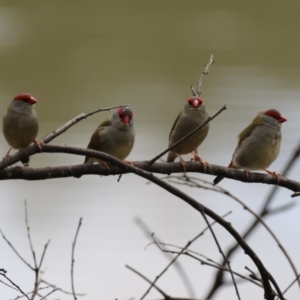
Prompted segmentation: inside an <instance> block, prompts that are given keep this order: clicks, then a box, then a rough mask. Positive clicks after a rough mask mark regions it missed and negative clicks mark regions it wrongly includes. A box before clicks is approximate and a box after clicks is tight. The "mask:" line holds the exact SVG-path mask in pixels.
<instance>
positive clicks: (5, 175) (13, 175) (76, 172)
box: [0, 144, 300, 192]
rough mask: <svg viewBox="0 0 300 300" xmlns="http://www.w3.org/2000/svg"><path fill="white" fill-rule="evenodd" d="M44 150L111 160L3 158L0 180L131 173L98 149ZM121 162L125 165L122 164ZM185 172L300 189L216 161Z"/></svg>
mask: <svg viewBox="0 0 300 300" xmlns="http://www.w3.org/2000/svg"><path fill="white" fill-rule="evenodd" d="M40 147H41V149H42V151H43V152H47V153H69V154H75V155H82V156H86V155H88V156H91V157H96V158H100V159H102V160H104V161H107V162H110V163H111V166H110V170H109V173H108V170H107V168H106V167H105V166H103V165H101V164H93V165H91V164H80V165H72V166H57V167H45V168H30V167H20V166H16V167H11V168H5V169H3V164H4V162H3V161H2V162H1V163H0V170H1V167H2V170H1V171H0V180H12V179H24V180H43V179H50V178H63V177H79V176H81V175H87V174H94V175H103V176H108V175H120V174H126V173H130V172H131V169H130V168H129V165H128V164H126V163H125V164H124V163H123V162H122V161H120V160H118V159H116V158H114V157H112V156H110V155H108V154H106V153H103V152H100V151H95V150H90V149H83V148H76V147H69V146H60V145H46V144H41V145H40ZM38 152H39V149H38V148H37V147H36V146H35V145H31V146H29V147H28V148H26V149H24V150H23V151H20V152H18V153H16V154H15V155H13V156H11V157H10V158H8V159H7V163H8V164H12V163H15V162H17V161H19V160H21V159H22V158H24V157H27V156H30V155H33V154H35V153H38ZM116 161H118V162H120V163H122V164H123V167H119V166H118V165H117V164H116V163H115V162H116ZM124 165H126V166H128V167H127V168H124ZM134 166H135V167H137V168H139V169H142V170H145V171H148V172H152V173H158V174H172V173H181V172H183V169H182V164H181V163H179V162H178V163H177V162H175V163H154V164H153V165H149V163H148V162H147V161H139V162H134ZM186 172H187V173H205V174H210V175H214V176H215V175H221V176H224V177H227V178H230V179H234V180H238V181H242V182H248V183H250V182H251V183H254V182H256V183H263V184H271V185H278V186H281V187H284V188H286V189H289V190H291V191H293V192H297V191H300V182H298V181H294V180H291V179H288V178H285V177H280V179H279V182H277V177H276V176H273V175H269V174H263V173H256V172H249V173H248V174H247V173H246V172H245V171H243V170H236V169H231V168H226V167H222V166H217V165H210V164H208V165H206V166H205V167H204V166H203V165H202V164H201V163H199V162H195V161H191V162H187V163H186Z"/></svg>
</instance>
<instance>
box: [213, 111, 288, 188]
mask: <svg viewBox="0 0 300 300" xmlns="http://www.w3.org/2000/svg"><path fill="white" fill-rule="evenodd" d="M285 121H287V119H285V118H284V117H283V116H282V115H281V114H280V112H279V111H277V110H276V109H269V110H266V111H261V112H259V113H258V115H257V116H256V117H255V118H254V119H253V121H252V122H251V124H250V125H248V126H247V127H246V128H245V129H244V130H243V131H242V132H241V133H240V134H239V135H238V140H239V141H238V145H237V147H236V149H235V151H234V153H233V156H232V160H231V162H230V164H229V166H228V167H229V168H235V169H244V170H246V171H248V170H264V171H266V172H267V173H269V174H273V175H275V176H278V174H276V172H272V171H269V170H267V168H268V167H269V166H270V165H271V164H272V162H273V161H274V160H275V159H276V158H277V156H278V154H279V151H280V144H281V124H282V123H283V122H285ZM223 178H224V177H222V176H217V177H216V178H215V179H214V181H213V182H214V185H216V184H218V183H219V182H220V181H221V180H222V179H223Z"/></svg>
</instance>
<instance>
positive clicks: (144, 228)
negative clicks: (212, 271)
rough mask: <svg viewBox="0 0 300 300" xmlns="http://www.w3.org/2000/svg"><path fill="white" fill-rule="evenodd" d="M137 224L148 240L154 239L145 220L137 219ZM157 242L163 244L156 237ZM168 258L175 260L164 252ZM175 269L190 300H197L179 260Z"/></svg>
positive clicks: (175, 264)
mask: <svg viewBox="0 0 300 300" xmlns="http://www.w3.org/2000/svg"><path fill="white" fill-rule="evenodd" d="M136 223H137V224H138V225H139V226H140V228H141V229H142V231H143V232H144V233H145V234H146V236H147V237H148V238H151V239H152V232H153V231H151V230H150V229H149V227H148V226H147V225H146V224H145V222H144V221H143V220H141V219H140V218H136ZM156 240H159V243H161V240H160V239H158V238H157V237H156ZM163 253H164V254H165V255H166V256H167V258H168V259H169V260H172V259H173V255H171V254H169V253H166V252H163ZM174 268H175V269H176V270H177V272H178V274H179V276H180V277H181V280H182V282H183V284H184V285H185V287H186V290H187V292H188V295H189V297H190V298H195V297H196V296H195V291H194V287H193V285H192V284H191V282H190V279H189V278H188V275H187V274H186V271H185V270H184V268H183V266H182V264H181V263H180V261H179V260H176V261H175V262H174Z"/></svg>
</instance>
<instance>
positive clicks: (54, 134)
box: [42, 104, 130, 144]
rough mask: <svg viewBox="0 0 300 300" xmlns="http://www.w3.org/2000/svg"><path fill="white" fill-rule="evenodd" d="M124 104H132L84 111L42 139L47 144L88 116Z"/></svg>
mask: <svg viewBox="0 0 300 300" xmlns="http://www.w3.org/2000/svg"><path fill="white" fill-rule="evenodd" d="M124 106H130V104H125V105H118V106H111V107H107V108H99V109H97V110H94V111H92V112H89V113H82V114H80V115H78V116H77V117H75V118H73V119H72V120H70V121H69V122H67V123H66V124H64V125H63V126H62V127H60V128H58V129H56V130H55V131H53V132H51V133H50V134H48V135H47V136H46V137H44V138H43V139H42V142H43V143H45V144H48V143H49V142H50V141H52V140H53V139H54V138H56V137H57V136H59V135H61V134H62V133H64V132H65V131H67V130H68V129H69V128H70V127H72V126H73V125H75V124H77V123H78V122H80V121H81V120H83V119H86V118H88V117H90V116H92V115H94V114H96V113H98V112H101V111H108V110H111V109H115V108H118V107H124Z"/></svg>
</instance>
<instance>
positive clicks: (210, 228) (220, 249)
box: [201, 211, 241, 300]
mask: <svg viewBox="0 0 300 300" xmlns="http://www.w3.org/2000/svg"><path fill="white" fill-rule="evenodd" d="M201 214H202V216H203V218H204V220H205V222H206V224H207V226H208V228H209V230H210V232H211V234H212V236H213V238H214V240H215V243H216V245H217V247H218V249H219V252H220V253H221V255H222V256H223V259H224V260H225V261H226V263H227V266H228V269H229V272H230V275H231V279H232V282H233V285H234V288H235V292H236V295H237V298H238V299H239V300H241V297H240V293H239V290H238V288H237V285H236V282H235V279H234V275H233V273H232V269H231V266H230V261H229V260H228V259H227V257H226V256H225V254H224V252H223V250H222V248H221V246H220V243H219V241H218V239H217V237H216V235H215V232H214V231H213V229H212V227H211V226H210V224H209V222H208V220H207V217H206V215H205V213H204V211H202V212H201Z"/></svg>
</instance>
